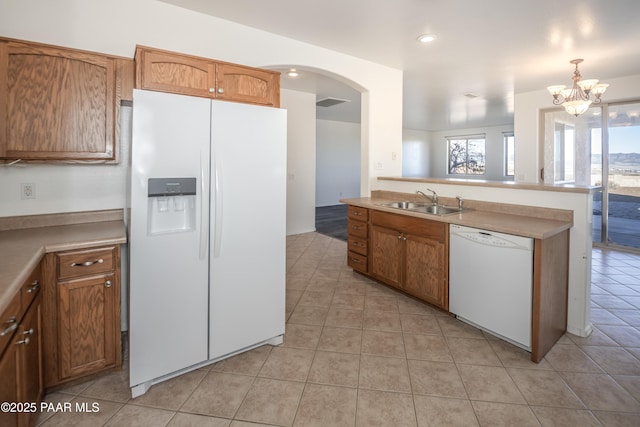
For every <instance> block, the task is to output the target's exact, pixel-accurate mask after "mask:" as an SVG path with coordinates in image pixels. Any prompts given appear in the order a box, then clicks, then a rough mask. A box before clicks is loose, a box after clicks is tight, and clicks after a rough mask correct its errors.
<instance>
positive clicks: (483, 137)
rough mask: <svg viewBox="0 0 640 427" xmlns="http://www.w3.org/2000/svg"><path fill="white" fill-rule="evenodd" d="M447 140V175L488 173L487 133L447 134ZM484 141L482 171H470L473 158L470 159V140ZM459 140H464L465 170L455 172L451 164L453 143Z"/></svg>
mask: <svg viewBox="0 0 640 427" xmlns="http://www.w3.org/2000/svg"><path fill="white" fill-rule="evenodd" d="M445 140H446V141H447V175H451V176H471V177H477V176H485V175H486V174H487V162H486V157H487V136H486V134H484V133H482V134H474V135H456V136H445ZM479 140H481V141H482V154H481V156H482V172H481V173H474V172H472V171H470V169H471V168H470V166H469V165H470V164H471V163H472V160H470V159H469V141H479ZM454 142H455V143H457V142H464V156H465V159H464V172H453V171H452V167H451V166H452V165H451V144H452V143H454Z"/></svg>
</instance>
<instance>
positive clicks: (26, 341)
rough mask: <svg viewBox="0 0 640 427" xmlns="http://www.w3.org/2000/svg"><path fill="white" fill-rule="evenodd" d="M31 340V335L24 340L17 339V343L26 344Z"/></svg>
mask: <svg viewBox="0 0 640 427" xmlns="http://www.w3.org/2000/svg"><path fill="white" fill-rule="evenodd" d="M29 341H30V340H29V337H26V338H25V339H23V340H20V341H16V344H25V345H27V344H29Z"/></svg>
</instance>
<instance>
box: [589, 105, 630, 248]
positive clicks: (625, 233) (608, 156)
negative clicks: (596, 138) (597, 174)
mask: <svg viewBox="0 0 640 427" xmlns="http://www.w3.org/2000/svg"><path fill="white" fill-rule="evenodd" d="M606 111H607V115H606V117H607V120H606V129H607V134H606V136H607V137H605V138H603V141H602V144H601V156H600V158H601V165H602V166H601V171H602V173H601V176H602V180H601V182H602V186H603V190H602V193H601V194H600V195H599V196H600V197H595V198H594V218H593V227H594V229H593V231H594V233H593V240H594V242H597V243H601V244H605V245H615V246H626V247H629V248H636V249H640V102H627V103H616V104H609V105H608V106H607V109H606ZM594 148H595V147H594ZM594 160H597V156H596V159H594ZM598 199H599V200H598ZM598 202H599V203H598ZM597 204H599V206H600V210H599V211H598V210H597V206H596V205H597Z"/></svg>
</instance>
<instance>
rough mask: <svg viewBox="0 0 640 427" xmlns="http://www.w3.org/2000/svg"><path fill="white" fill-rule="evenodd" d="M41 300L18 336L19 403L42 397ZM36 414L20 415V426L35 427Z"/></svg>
mask: <svg viewBox="0 0 640 427" xmlns="http://www.w3.org/2000/svg"><path fill="white" fill-rule="evenodd" d="M41 305H42V304H41V299H40V298H39V297H38V298H37V299H36V300H35V301H34V303H33V304H32V305H31V307H30V308H29V310H28V311H27V314H26V315H25V317H24V318H23V320H22V324H21V326H20V329H19V331H18V334H17V336H16V337H17V338H16V343H17V345H18V354H19V356H18V364H19V387H18V394H19V397H18V399H20V400H19V402H39V401H40V398H41V397H42V388H43V386H42V358H41V349H42V337H41V334H40V331H41V325H42V312H41ZM36 415H37V414H36V413H34V412H24V413H21V414H20V418H21V421H20V425H24V426H29V425H33V424H34V423H33V422H32V421H33V420H32V419H33V418H35V416H36Z"/></svg>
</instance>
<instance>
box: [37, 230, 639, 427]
mask: <svg viewBox="0 0 640 427" xmlns="http://www.w3.org/2000/svg"><path fill="white" fill-rule="evenodd" d="M287 246H288V251H287V265H288V274H287V291H288V292H287V314H288V322H287V328H286V335H285V343H284V345H282V346H280V347H271V346H263V347H260V348H257V349H255V350H252V351H249V352H247V353H244V354H241V355H239V356H236V357H233V358H230V359H227V360H224V361H222V362H219V363H216V364H214V365H211V366H208V367H206V368H204V369H200V370H197V371H194V372H191V373H188V374H185V375H182V376H180V377H178V378H175V379H172V380H169V381H167V382H164V383H161V384H158V385H156V386H154V387H152V388H151V390H149V392H148V393H147V394H145V395H144V396H141V397H139V398H136V399H131V398H130V393H129V389H128V387H127V381H128V379H127V371H126V369H123V370H122V371H119V372H114V373H110V374H107V375H105V376H102V377H101V378H98V379H94V380H92V381H88V382H86V383H84V384H80V385H76V386H73V387H69V388H67V389H64V390H61V391H59V392H55V393H51V394H49V395H47V396H46V400H47V401H50V402H52V403H58V402H74V401H77V402H86V403H88V404H92V403H98V405H99V412H97V413H91V414H78V413H56V414H53V415H51V414H41V416H40V419H39V424H40V425H43V426H55V425H64V426H70V425H78V426H80V425H87V426H91V427H94V426H99V425H105V426H127V427H129V426H165V425H168V426H200V425H202V426H232V427H241V426H243V427H248V426H253V427H255V426H259V425H278V426H292V425H293V426H322V427H331V426H354V425H356V426H393V427H397V426H475V425H482V426H488V425H491V426H540V425H542V426H572V427H575V426H591V425H593V426H599V425H604V426H640V256H639V255H632V254H627V253H623V252H613V251H609V250H598V249H596V250H594V255H593V283H594V285H593V305H592V317H593V323H594V331H593V333H592V334H591V336H590V337H588V338H580V337H577V336H573V335H569V334H567V335H566V336H564V337H563V338H562V339H561V340H560V341H559V342H558V344H556V346H555V347H554V348H553V349H552V350H551V351H550V352H549V354H548V355H547V356H546V358H545V359H544V360H543V361H542V362H541V363H540V364H537V365H536V364H534V363H532V362H530V361H529V355H528V353H526V352H524V351H522V350H520V349H518V348H516V347H514V346H512V345H510V344H507V343H505V342H503V341H500V340H496V339H494V338H492V337H490V336H486V335H485V334H484V333H483V332H481V331H479V330H478V329H475V328H473V327H470V326H468V325H466V324H464V323H461V322H459V321H457V320H455V319H452V318H451V317H449V316H446V315H443V314H441V313H439V312H437V311H435V310H434V309H431V308H429V307H428V306H425V305H423V304H421V303H418V302H416V301H414V300H412V299H410V298H408V297H406V296H403V295H401V294H399V293H397V292H395V291H393V290H390V289H389V288H386V287H384V286H382V285H379V284H376V283H375V282H372V281H370V280H367V279H365V278H364V277H363V276H360V275H357V274H354V273H353V272H351V271H350V270H349V269H348V268H347V267H346V266H345V251H346V243H345V242H343V241H340V240H336V239H332V238H329V237H326V236H323V235H320V234H316V233H309V234H302V235H297V236H291V237H289V239H288V242H287ZM74 405H75V404H74Z"/></svg>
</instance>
